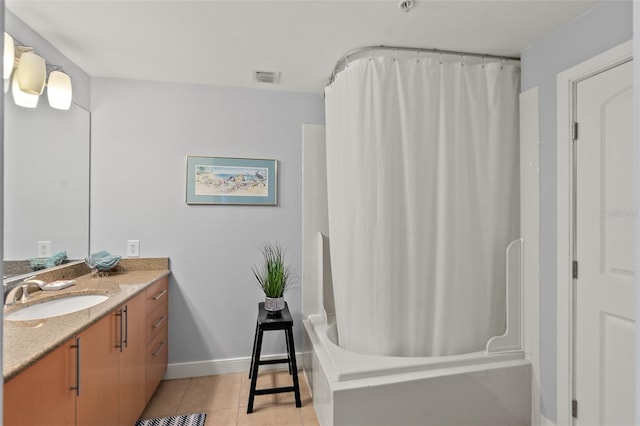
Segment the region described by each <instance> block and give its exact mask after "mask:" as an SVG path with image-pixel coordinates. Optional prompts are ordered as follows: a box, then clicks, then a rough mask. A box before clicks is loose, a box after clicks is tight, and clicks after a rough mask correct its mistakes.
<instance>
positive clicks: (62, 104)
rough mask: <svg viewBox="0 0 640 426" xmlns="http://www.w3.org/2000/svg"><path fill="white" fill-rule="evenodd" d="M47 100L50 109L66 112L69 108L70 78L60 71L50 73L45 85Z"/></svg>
mask: <svg viewBox="0 0 640 426" xmlns="http://www.w3.org/2000/svg"><path fill="white" fill-rule="evenodd" d="M47 98H48V99H49V105H50V106H51V108H56V109H64V110H67V109H69V107H71V99H72V90H71V77H69V76H68V75H67V74H65V73H63V72H62V71H51V73H50V74H49V82H48V83H47Z"/></svg>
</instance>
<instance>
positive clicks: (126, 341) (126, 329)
mask: <svg viewBox="0 0 640 426" xmlns="http://www.w3.org/2000/svg"><path fill="white" fill-rule="evenodd" d="M124 347H125V348H127V347H129V305H126V306H125V307H124Z"/></svg>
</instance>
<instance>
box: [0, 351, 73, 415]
mask: <svg viewBox="0 0 640 426" xmlns="http://www.w3.org/2000/svg"><path fill="white" fill-rule="evenodd" d="M74 344H75V339H71V340H68V341H66V342H64V343H63V344H62V345H61V346H60V347H58V348H57V349H55V350H54V351H53V352H51V353H50V354H49V355H46V356H45V357H44V358H42V359H41V360H39V361H38V362H36V363H35V364H34V365H32V366H31V367H29V368H28V369H26V370H25V371H23V372H22V373H20V374H19V375H18V376H16V377H14V378H13V379H11V380H9V381H8V382H7V383H5V384H4V388H3V389H4V396H3V399H4V412H3V420H4V424H5V425H6V426H11V425H31V426H35V425H73V424H75V400H76V392H75V390H73V387H75V380H76V373H75V365H76V348H75V347H74Z"/></svg>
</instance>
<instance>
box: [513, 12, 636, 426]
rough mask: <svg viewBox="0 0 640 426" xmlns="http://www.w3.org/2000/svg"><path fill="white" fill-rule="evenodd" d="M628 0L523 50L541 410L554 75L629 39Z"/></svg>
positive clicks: (551, 333) (551, 224) (547, 366)
mask: <svg viewBox="0 0 640 426" xmlns="http://www.w3.org/2000/svg"><path fill="white" fill-rule="evenodd" d="M632 35H633V28H632V2H630V1H611V2H604V3H603V4H602V5H600V6H598V7H597V8H595V9H593V10H591V11H589V12H588V13H586V14H584V15H583V16H581V17H579V18H578V19H576V20H574V21H573V22H571V23H569V24H568V25H566V26H564V27H562V28H560V29H559V30H557V31H555V32H554V33H552V34H550V35H549V36H548V37H546V38H544V39H542V40H540V41H538V42H537V43H536V44H534V45H533V46H531V47H529V48H527V49H526V50H524V51H523V52H522V83H521V84H522V91H526V90H527V89H530V88H531V87H534V86H539V94H540V318H541V321H540V322H541V323H540V370H541V378H540V388H541V411H542V414H543V415H544V416H545V417H547V418H548V419H550V420H554V421H555V419H556V417H557V410H556V408H557V407H556V396H557V392H556V391H557V389H556V372H557V357H556V354H557V344H556V337H557V335H556V327H557V323H556V308H557V300H556V299H557V298H556V291H557V290H556V236H557V235H556V219H557V218H556V207H557V206H556V183H557V180H556V160H557V159H556V134H557V119H556V116H557V108H556V97H557V93H556V76H557V74H558V73H559V72H561V71H563V70H565V69H567V68H570V67H571V66H573V65H576V64H579V63H580V62H583V61H584V60H586V59H588V58H591V57H593V56H595V55H597V54H598V53H601V52H604V51H606V50H607V49H609V48H611V47H613V46H616V45H618V44H620V43H623V42H625V41H627V40H630V39H631V38H632Z"/></svg>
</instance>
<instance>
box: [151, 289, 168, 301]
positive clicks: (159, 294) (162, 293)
mask: <svg viewBox="0 0 640 426" xmlns="http://www.w3.org/2000/svg"><path fill="white" fill-rule="evenodd" d="M167 291H168V290H167V289H166V288H165V289H164V290H162V291H161V292H160V293H158V294H157V295H155V296H154V297H153V300H158V299H160V298H161V297H162V296H164V295H165V294H167Z"/></svg>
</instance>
